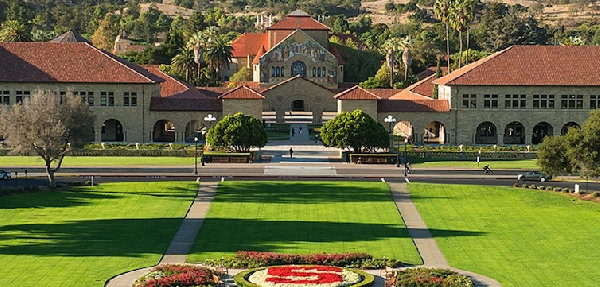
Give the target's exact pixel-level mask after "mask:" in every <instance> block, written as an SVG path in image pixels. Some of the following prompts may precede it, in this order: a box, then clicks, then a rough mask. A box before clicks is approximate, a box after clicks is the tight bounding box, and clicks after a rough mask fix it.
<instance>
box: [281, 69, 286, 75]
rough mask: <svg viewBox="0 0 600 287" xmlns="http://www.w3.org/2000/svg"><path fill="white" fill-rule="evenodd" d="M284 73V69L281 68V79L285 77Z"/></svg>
mask: <svg viewBox="0 0 600 287" xmlns="http://www.w3.org/2000/svg"><path fill="white" fill-rule="evenodd" d="M284 71H285V67H281V76H282V77H285V72H284Z"/></svg>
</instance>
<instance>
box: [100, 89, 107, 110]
mask: <svg viewBox="0 0 600 287" xmlns="http://www.w3.org/2000/svg"><path fill="white" fill-rule="evenodd" d="M100 106H103V107H104V106H106V92H100Z"/></svg>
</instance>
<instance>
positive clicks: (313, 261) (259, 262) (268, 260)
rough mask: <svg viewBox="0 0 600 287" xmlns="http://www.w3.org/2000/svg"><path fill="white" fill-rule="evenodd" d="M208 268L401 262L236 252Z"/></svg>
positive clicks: (378, 265)
mask: <svg viewBox="0 0 600 287" xmlns="http://www.w3.org/2000/svg"><path fill="white" fill-rule="evenodd" d="M204 263H205V264H206V265H209V266H225V267H228V268H245V267H247V268H255V267H261V266H278V265H293V264H295V265H327V266H338V267H355V268H374V269H379V268H383V267H385V266H389V267H401V266H403V264H402V262H401V261H399V260H396V259H391V258H373V256H372V255H370V254H367V253H362V252H358V253H334V254H326V253H318V254H279V253H275V252H254V251H238V252H237V253H236V254H235V256H234V257H224V258H221V259H216V260H206V261H205V262H204Z"/></svg>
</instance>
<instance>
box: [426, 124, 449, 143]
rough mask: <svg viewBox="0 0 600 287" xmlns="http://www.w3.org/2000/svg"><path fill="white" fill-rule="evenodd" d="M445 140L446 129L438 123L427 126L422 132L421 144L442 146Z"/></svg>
mask: <svg viewBox="0 0 600 287" xmlns="http://www.w3.org/2000/svg"><path fill="white" fill-rule="evenodd" d="M445 139H446V128H445V127H444V124H442V123H441V122H438V121H432V122H429V123H428V124H427V126H426V127H425V131H424V132H423V143H434V144H444V142H445Z"/></svg>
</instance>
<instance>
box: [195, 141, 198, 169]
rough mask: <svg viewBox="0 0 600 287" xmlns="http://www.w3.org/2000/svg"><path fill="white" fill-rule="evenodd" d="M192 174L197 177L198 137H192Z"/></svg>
mask: <svg viewBox="0 0 600 287" xmlns="http://www.w3.org/2000/svg"><path fill="white" fill-rule="evenodd" d="M194 174H195V175H198V137H194Z"/></svg>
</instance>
